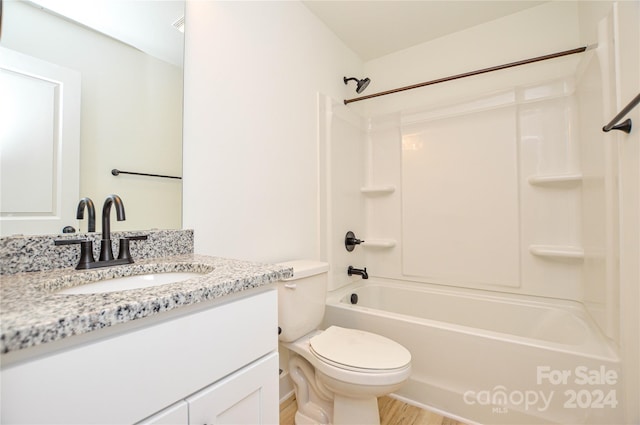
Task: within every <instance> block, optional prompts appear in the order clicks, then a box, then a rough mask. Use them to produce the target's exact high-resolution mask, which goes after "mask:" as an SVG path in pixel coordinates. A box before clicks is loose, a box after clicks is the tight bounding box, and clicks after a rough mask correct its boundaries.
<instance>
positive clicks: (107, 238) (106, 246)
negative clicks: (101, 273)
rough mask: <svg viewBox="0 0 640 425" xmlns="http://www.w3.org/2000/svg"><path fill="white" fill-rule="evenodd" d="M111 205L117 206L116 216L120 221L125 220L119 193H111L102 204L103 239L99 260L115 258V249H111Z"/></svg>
mask: <svg viewBox="0 0 640 425" xmlns="http://www.w3.org/2000/svg"><path fill="white" fill-rule="evenodd" d="M111 205H115V206H116V216H117V218H118V221H124V220H125V219H126V218H125V214H124V204H123V203H122V199H120V197H119V196H118V195H109V196H107V199H105V200H104V205H103V206H102V240H101V241H100V259H99V260H98V261H110V260H113V251H112V250H111V219H110V217H109V216H110V214H111Z"/></svg>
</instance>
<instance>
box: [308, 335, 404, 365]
mask: <svg viewBox="0 0 640 425" xmlns="http://www.w3.org/2000/svg"><path fill="white" fill-rule="evenodd" d="M309 344H310V346H311V350H312V351H313V352H314V353H315V354H317V355H318V356H320V357H322V358H324V359H326V360H329V361H330V362H331V363H337V364H339V365H344V366H348V367H353V368H358V369H373V370H389V369H399V368H403V367H405V366H407V365H408V364H409V362H411V353H409V350H407V349H406V348H404V347H403V346H402V345H400V344H398V343H397V342H395V341H392V340H390V339H389V338H385V337H383V336H381V335H376V334H373V333H370V332H365V331H361V330H357V329H345V328H341V327H338V326H331V327H329V328H328V329H327V330H325V331H324V332H322V333H320V334H318V335H316V336H314V337H312V338H311V339H310V340H309Z"/></svg>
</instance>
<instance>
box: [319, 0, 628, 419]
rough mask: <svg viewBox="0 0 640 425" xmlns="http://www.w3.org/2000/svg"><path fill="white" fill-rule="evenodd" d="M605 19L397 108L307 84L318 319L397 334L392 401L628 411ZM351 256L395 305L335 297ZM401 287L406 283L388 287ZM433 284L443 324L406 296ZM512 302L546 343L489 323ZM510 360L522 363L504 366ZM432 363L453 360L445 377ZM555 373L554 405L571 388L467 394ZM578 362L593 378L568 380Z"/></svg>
mask: <svg viewBox="0 0 640 425" xmlns="http://www.w3.org/2000/svg"><path fill="white" fill-rule="evenodd" d="M554 7H556V6H554ZM612 25H613V24H612V19H611V17H609V18H607V19H605V20H604V21H603V23H601V25H600V34H599V40H600V41H599V43H598V45H597V47H595V46H591V47H590V48H589V49H588V50H587V52H585V53H582V54H580V55H575V57H571V58H562V59H554V60H553V61H549V62H548V63H545V64H535V65H527V66H526V67H523V69H518V70H509V71H500V72H499V73H496V75H492V76H481V77H474V78H476V80H474V82H460V83H458V82H454V83H447V87H446V88H443V87H434V88H425V89H421V90H422V92H421V93H417V92H418V90H416V93H412V94H410V95H406V97H405V100H406V104H405V105H406V107H403V106H402V102H401V101H400V100H397V99H393V100H389V101H388V102H383V103H384V106H378V105H376V106H372V107H365V106H363V107H361V108H360V107H357V108H356V107H352V106H351V105H350V106H346V107H345V106H344V105H343V103H342V102H341V101H337V100H332V99H329V98H327V97H325V96H320V97H319V124H320V126H319V136H320V137H319V139H320V161H321V170H325V172H324V173H323V174H322V175H321V179H320V201H321V226H322V227H323V229H326V234H327V235H328V236H327V237H326V239H325V240H324V241H322V242H323V247H322V248H323V250H324V252H326V256H327V258H328V259H329V262H330V263H331V264H332V270H331V272H330V273H331V280H330V289H331V290H332V291H333V293H332V294H331V295H330V298H329V308H328V312H327V315H326V319H325V324H326V325H327V326H328V325H330V324H337V325H343V326H349V327H356V328H357V327H361V328H363V329H366V330H370V331H374V332H377V333H381V334H383V335H386V336H388V337H391V338H396V339H397V340H398V341H399V342H401V343H402V344H407V346H409V347H411V351H412V354H413V356H414V357H416V361H415V365H416V366H415V368H414V373H413V376H412V380H411V383H410V384H409V385H407V386H406V388H404V389H401V390H400V392H399V396H401V397H402V398H404V399H405V400H408V401H410V402H413V403H415V404H418V405H423V406H426V407H429V408H432V409H435V410H440V411H441V412H443V413H446V414H447V415H449V416H453V417H456V416H457V417H458V418H461V419H463V420H467V421H471V422H480V423H513V421H517V422H518V423H521V422H522V423H549V422H557V423H566V422H567V421H570V422H572V423H573V422H576V423H624V422H625V421H626V419H625V411H630V410H631V409H630V408H629V406H628V404H629V401H628V400H631V399H632V398H633V395H632V394H628V393H626V392H625V391H627V390H625V389H624V388H629V386H628V383H627V382H626V381H625V373H624V367H623V361H622V356H621V351H620V348H619V347H620V346H619V344H620V334H621V327H620V323H621V319H620V317H621V311H620V301H619V300H620V279H619V273H618V267H619V263H618V255H619V252H618V249H619V248H618V246H619V238H620V230H619V226H620V222H619V219H618V217H619V215H620V211H621V207H620V205H622V204H621V202H622V201H621V199H620V198H619V196H620V195H619V191H618V178H619V176H618V170H619V165H618V143H617V142H618V141H617V140H616V139H615V138H614V137H610V136H607V135H606V134H605V133H602V131H601V127H602V125H603V124H604V123H606V122H607V121H608V120H609V119H610V117H612V116H613V115H615V113H616V112H617V111H616V106H615V103H616V102H615V101H614V98H615V96H614V95H613V93H615V90H614V85H615V84H614V83H613V76H612V75H613V74H612V73H613V71H612V69H614V65H613V64H614V62H615V61H614V51H613V49H612V46H611V45H610V43H608V42H607V40H608V39H610V38H611V37H612V35H611V34H612V31H613V30H612ZM372 81H373V82H375V78H372ZM483 88H484V89H485V90H484V91H483ZM447 90H450V92H451V93H452V94H449V95H447ZM421 96H422V98H423V99H424V101H423V103H422V104H421V103H420V97H421ZM348 230H351V231H353V232H354V233H355V234H356V235H358V237H359V238H361V239H363V240H364V241H365V242H364V243H363V244H361V245H359V246H358V247H356V249H355V250H354V251H353V252H346V250H345V249H344V240H343V235H344V234H345V232H346V231H348ZM349 265H351V266H354V267H363V266H366V267H367V270H368V272H369V275H370V276H371V280H369V281H363V283H364V286H367V285H369V284H371V285H378V284H380V282H382V283H383V284H384V287H385V288H386V289H385V291H391V292H385V293H387V294H394V295H393V296H392V295H388V296H386V295H385V296H381V295H380V293H382V292H380V293H378V295H375V294H374V295H371V294H369V295H363V296H364V298H365V300H366V302H371V298H374V299H375V298H376V297H379V298H384V299H385V300H386V299H388V298H393V299H402V300H403V301H402V302H397V303H393V302H392V301H390V303H391V304H392V305H393V306H392V307H391V308H392V309H393V311H392V312H389V311H388V310H389V308H390V307H388V305H387V306H386V307H380V306H376V305H375V303H376V302H378V301H380V300H378V299H375V302H374V305H370V304H367V303H366V302H365V304H364V307H360V306H358V305H356V306H353V307H351V306H349V303H348V301H347V302H346V303H345V301H344V300H349V299H350V294H351V292H350V291H351V286H350V285H353V284H354V283H355V282H357V281H358V280H359V278H358V277H349V276H347V273H346V270H347V267H348V266H349ZM404 285H410V286H411V288H412V290H416V292H415V293H414V295H410V296H404V298H401V297H396V295H397V294H395V293H394V292H393V291H394V290H396V291H399V292H402V291H404V290H405V289H406V288H405V287H404ZM443 290H446V291H448V292H447V296H446V308H447V309H448V311H447V315H448V317H449V320H448V321H443V320H439V319H438V318H437V317H435V316H433V315H432V314H431V313H433V308H434V307H435V306H434V305H431V303H429V302H427V301H420V300H421V299H422V300H424V299H425V298H423V297H424V296H425V294H427V295H426V297H427V298H426V299H429V297H430V296H431V297H433V296H434V295H433V294H437V293H438V291H443ZM345 291H346V292H345ZM347 292H349V293H347ZM356 292H357V291H356ZM417 294H422V295H421V296H418V295H417ZM429 294H431V295H429ZM483 296H489V297H490V298H491V300H492V302H493V305H494V307H490V303H487V302H482V299H483V298H482V297H483ZM440 298H442V297H441V296H440V297H439V298H438V299H440ZM380 302H381V303H382V301H380ZM443 302H444V301H443ZM382 304H384V303H382ZM481 304H482V305H484V306H485V307H487V308H482V309H479V308H476V306H479V305H481ZM532 305H536V306H537V307H539V308H532V307H531V306H532ZM469 306H472V307H469ZM500 306H508V308H499V307H500ZM519 306H520V307H519ZM576 308H577V310H576ZM416 312H420V314H416ZM549 312H551V313H553V314H551V313H549ZM576 312H578V313H576ZM522 314H526V315H527V317H529V320H530V321H531V323H535V322H540V323H547V322H548V320H549V318H550V317H551V316H553V321H552V322H553V325H552V326H553V328H554V329H553V330H554V332H555V337H554V338H556V340H555V342H552V343H550V345H549V344H547V343H541V341H542V340H541V339H540V338H537V337H536V336H535V335H534V336H532V335H531V334H530V333H529V332H528V331H526V329H522V330H520V331H521V332H520V331H518V330H517V329H516V330H513V331H512V332H501V331H500V329H503V328H504V327H505V326H507V325H512V326H511V327H516V328H517V327H518V323H521V322H522V317H521V315H522ZM536 314H539V317H537V318H536V316H535V315H536ZM576 314H577V316H576ZM475 315H479V316H477V321H478V322H480V321H482V322H489V323H492V327H491V328H490V329H489V332H487V329H486V327H474V321H476V319H474V317H476V316H475ZM572 317H573V318H575V317H580V320H581V321H582V322H583V323H585V324H587V325H588V326H587V325H585V329H586V328H588V330H589V332H587V334H588V340H589V349H588V350H581V349H580V348H576V347H577V345H576V344H575V342H576V341H575V338H576V335H574V333H573V331H572V327H571V326H569V325H567V326H564V324H566V323H567V322H566V321H567V320H568V321H569V322H568V323H573V322H572V321H571V320H570V319H571V318H572ZM461 323H463V324H464V325H462V326H461V325H460V324H461ZM522 323H523V322H522ZM545 344H547V345H545ZM578 345H579V344H578ZM542 346H544V348H542V351H541V347H542ZM449 350H451V351H449ZM594 350H595V351H594ZM511 352H512V353H513V354H514V355H515V356H516V357H517V358H514V359H512V360H511V357H510V355H509V354H508V353H511ZM594 352H599V353H606V354H599V355H594V354H593V353H594ZM438 353H443V355H442V356H439V355H438ZM445 353H446V354H445ZM505 354H506V355H505ZM474 359H475V360H474ZM480 360H481V361H480ZM443 361H444V362H445V363H446V364H445V363H442V362H443ZM479 361H480V362H479ZM483 364H484V365H483ZM470 365H475V366H474V367H472V368H471V369H468V368H469V367H470ZM518 365H521V366H522V367H523V368H524V369H522V370H520V374H515V375H510V374H509V373H506V374H505V371H508V370H515V369H518ZM523 365H524V366H523ZM445 366H446V367H445ZM443 367H444V369H442V368H443ZM474 368H475V369H474ZM514 368H515V369H514ZM545 368H546V369H545ZM577 368H580V369H579V370H578V369H577ZM467 369H468V370H467ZM583 369H584V370H583ZM439 370H447V371H449V372H450V373H451V374H453V373H454V371H456V370H458V371H463V370H464V371H466V372H464V373H461V374H457V375H456V376H455V377H453V376H452V377H451V378H452V379H451V380H450V381H448V383H447V379H446V378H447V376H446V374H445V375H444V376H443V375H442V373H440V372H439ZM473 370H477V373H475V372H473ZM565 370H569V371H570V373H571V374H572V378H571V380H569V379H568V376H566V377H567V379H566V380H565V381H566V382H565V381H563V385H565V387H563V388H562V389H563V391H568V392H569V393H565V394H564V395H562V397H563V399H562V400H564V401H566V402H568V403H569V404H571V401H570V400H569V401H567V400H566V399H565V398H566V397H568V395H567V394H569V395H570V393H571V392H573V393H575V394H576V397H577V396H580V397H582V398H581V399H579V400H577V401H576V403H577V402H578V401H579V403H580V406H577V407H576V409H573V410H572V409H570V407H571V406H570V405H569V406H568V405H567V404H566V403H560V405H556V408H555V409H554V410H546V411H540V410H538V411H533V412H532V411H530V410H529V411H527V410H526V409H524V408H523V405H518V403H511V404H509V403H506V404H504V403H500V402H498V403H486V404H484V405H480V404H481V403H471V402H470V400H469V399H468V397H467V398H465V394H467V393H468V392H469V391H476V390H479V389H483V388H484V387H483V384H486V383H487V382H491V383H492V385H493V386H492V387H491V388H489V390H492V391H493V390H495V391H498V392H500V391H501V390H502V389H504V388H507V387H509V390H514V389H516V388H515V386H516V384H517V382H518V380H517V379H516V380H515V381H513V380H512V379H511V378H514V379H515V378H517V377H518V376H522V377H524V378H523V380H522V381H521V383H522V385H524V386H526V388H517V390H519V391H522V393H523V394H524V392H525V391H535V390H536V389H540V388H539V387H537V385H538V381H537V379H538V378H539V379H541V380H543V381H544V380H545V379H547V378H548V376H549V375H548V374H554V376H555V374H561V373H564V372H563V371H565ZM483 371H484V372H486V373H489V375H491V376H493V378H494V379H489V380H488V376H485V375H483ZM584 371H586V373H587V374H589V373H591V374H593V375H595V374H599V376H600V377H601V378H602V379H604V381H603V380H602V379H601V380H600V381H598V382H595V380H596V378H595V377H593V379H594V381H593V382H592V383H585V382H587V381H583V380H576V379H578V376H577V375H576V373H578V372H580V373H582V372H584ZM538 373H542V374H543V375H544V374H545V373H546V374H547V375H545V377H542V375H540V376H539V375H537V374H538ZM523 374H524V375H523ZM607 374H608V375H609V378H610V379H608V380H607V378H606V375H607ZM565 375H566V374H565ZM613 375H615V377H614V376H613ZM501 377H502V380H500V378H501ZM532 377H533V378H532ZM525 378H526V379H525ZM532 379H533V380H532ZM545 382H546V381H545ZM554 382H555V381H554ZM558 382H559V381H558ZM547 383H548V382H547ZM558 388H559V387H558ZM631 388H632V386H631ZM499 390H500V391H499ZM605 390H606V391H605ZM495 391H494V392H495ZM585 391H586V392H585ZM594 391H596V392H597V394H596V393H594ZM600 392H602V394H603V397H604V396H607V395H608V397H609V398H608V401H607V404H606V405H605V406H604V407H603V409H599V408H598V407H599V406H596V405H595V404H593V403H595V402H596V399H597V397H598V396H599V394H600ZM587 393H588V394H587ZM587 397H588V398H589V400H587ZM497 400H498V401H500V400H502V399H500V397H498V398H497ZM562 400H561V401H562ZM603 400H604V398H603ZM471 401H473V400H471ZM476 401H477V400H476ZM516 401H517V400H516ZM555 402H558V400H555ZM501 409H503V410H501ZM523 409H524V410H523Z"/></svg>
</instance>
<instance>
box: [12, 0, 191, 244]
mask: <svg viewBox="0 0 640 425" xmlns="http://www.w3.org/2000/svg"><path fill="white" fill-rule="evenodd" d="M60 6H62V7H63V9H60V8H59V7H60ZM64 6H70V8H68V9H69V10H68V11H67V10H64ZM80 6H83V7H84V9H86V8H87V7H88V8H89V9H90V11H92V12H94V13H97V18H96V17H95V14H94V15H93V17H91V15H89V16H88V17H83V16H81V15H79V14H78V13H79V12H82V10H83V9H82V8H80ZM54 8H55V9H56V10H55V11H52V10H50V9H54ZM183 16H184V2H182V1H160V2H158V1H145V0H122V1H117V2H113V1H104V0H96V1H91V2H86V1H74V0H56V1H51V0H34V1H33V2H26V1H10V2H3V9H2V33H1V36H0V47H2V48H5V49H10V50H12V51H13V52H14V53H15V54H16V55H17V56H18V57H19V58H22V59H24V58H29V60H33V61H35V62H36V63H44V64H48V65H50V66H53V67H54V68H56V67H57V68H60V69H66V70H69V71H70V72H72V73H76V74H77V75H79V79H80V87H81V90H80V95H79V102H80V105H81V106H80V110H79V118H80V119H79V128H78V129H77V134H78V135H79V141H80V143H79V156H78V158H79V161H76V165H75V166H76V167H79V168H78V169H79V182H78V183H75V185H76V187H75V188H74V187H71V188H67V187H62V185H61V184H59V183H60V181H61V177H60V176H61V174H62V173H63V171H64V170H63V169H64V168H65V167H67V165H66V164H65V165H64V166H63V165H61V164H62V162H61V161H62V158H61V157H62V155H60V154H59V152H61V151H60V149H61V148H62V146H61V144H62V142H63V140H64V139H61V138H60V137H59V134H60V133H64V132H65V131H69V124H67V123H66V122H65V121H63V120H62V118H61V117H62V115H63V114H62V113H61V112H59V111H58V110H57V109H56V107H57V106H59V104H60V103H61V102H62V99H63V98H62V93H64V91H65V85H64V84H61V83H60V84H58V83H56V84H58V85H57V86H56V85H55V84H53V87H52V88H50V89H48V90H49V92H50V96H48V97H46V99H47V100H46V102H48V103H49V104H55V105H54V106H55V107H53V108H49V109H47V108H44V110H45V111H46V110H49V111H52V112H49V114H50V115H53V117H49V118H48V121H49V122H50V124H48V126H44V127H45V130H46V131H45V133H47V132H48V133H47V134H49V135H50V139H51V141H50V142H49V146H48V147H47V148H45V149H41V148H37V149H36V148H32V149H30V150H29V152H28V154H27V155H26V157H12V158H11V159H10V160H9V159H6V155H5V151H7V149H5V146H8V145H9V142H11V143H14V144H15V143H18V144H20V143H23V142H24V141H25V140H26V139H30V138H33V135H32V134H33V131H31V132H30V133H27V134H31V135H29V136H24V134H25V132H26V131H27V130H29V127H32V126H35V125H36V124H35V123H33V121H36V120H35V119H34V118H31V119H30V120H29V121H28V122H21V121H20V120H19V119H16V120H15V122H16V123H19V125H17V127H19V128H17V129H16V132H13V133H11V134H7V132H6V131H3V132H1V133H0V138H1V139H2V140H0V142H1V143H2V152H3V153H2V161H3V165H4V161H5V160H7V161H11V163H12V164H13V167H12V168H13V169H17V170H20V169H21V168H23V169H27V168H28V165H29V164H33V163H36V162H37V160H40V161H43V162H45V163H46V162H49V163H51V162H53V165H52V166H51V167H50V168H51V171H49V176H50V179H49V183H43V185H45V186H47V188H48V189H49V195H48V196H49V199H47V200H46V201H43V202H40V203H39V204H38V205H40V206H39V208H40V209H39V210H38V211H35V212H33V211H21V210H20V207H15V205H16V202H15V201H16V199H10V198H9V197H7V198H4V196H5V195H4V192H5V191H3V195H2V196H3V199H2V202H1V203H0V208H1V209H2V215H1V217H0V232H1V234H2V236H6V235H10V234H15V233H22V234H40V233H60V232H62V228H63V227H64V226H67V225H71V226H73V227H74V228H75V229H76V231H82V232H85V231H87V222H86V220H77V219H76V218H75V212H76V208H77V203H78V201H79V200H80V198H83V197H89V198H91V199H92V200H93V202H94V203H95V205H96V209H97V215H99V214H100V212H101V207H102V203H103V201H104V199H105V198H106V197H107V196H108V195H109V194H112V193H115V194H118V195H119V196H120V197H121V198H122V200H123V202H124V205H125V208H126V217H127V219H126V221H123V222H117V224H116V225H115V226H114V228H113V230H116V231H117V230H144V229H149V228H160V229H177V228H180V227H181V203H182V201H181V200H182V184H181V180H178V179H165V178H159V177H148V176H139V175H128V174H120V175H119V176H114V175H112V174H111V170H112V169H114V168H117V169H120V170H126V171H133V172H139V173H150V174H160V175H169V176H181V175H182V93H183V91H182V88H183V83H182V75H183V73H182V57H183V54H182V46H183V39H184V34H183V33H182V32H181V31H179V30H178V29H177V28H176V27H175V26H174V25H173V24H174V22H176V21H179V20H180V18H183ZM156 17H157V18H158V19H157V20H160V21H161V24H160V27H161V28H160V29H157V28H155V27H149V26H147V25H148V24H150V23H153V22H155V21H157V20H156ZM80 22H82V23H80ZM112 24H117V25H116V26H114V25H112ZM176 26H177V24H176ZM132 29H133V30H134V31H131V30H132ZM107 34H108V35H107ZM132 37H133V38H132ZM154 42H155V43H154ZM154 44H157V45H159V46H160V47H161V49H160V50H156V47H155V46H154ZM134 46H135V47H134ZM172 46H173V47H174V48H173V49H171V47H172ZM175 46H177V49H176V48H175ZM166 48H169V49H168V50H167V49H166ZM2 56H3V58H4V56H5V55H2ZM3 60H4V59H0V68H1V69H0V72H1V73H2V77H3V80H1V81H0V82H2V81H4V82H5V83H3V84H6V82H7V81H9V84H11V85H12V86H13V87H15V86H16V84H13V83H12V81H16V78H15V77H16V69H15V68H14V67H13V66H14V65H12V66H11V67H9V66H7V65H6V64H4V63H2V61H3ZM7 75H9V76H10V77H11V78H10V79H8V78H4V77H6V76H7ZM29 75H30V76H34V77H38V78H40V79H41V80H44V81H49V82H53V81H57V80H55V79H51V78H48V77H44V79H43V78H41V77H42V75H34V74H33V73H31V74H29ZM20 78H22V79H24V78H25V77H24V76H23V75H21V76H20ZM16 97H17V98H20V96H19V95H17V96H16ZM29 102H33V101H29ZM5 103H6V101H5ZM32 105H33V103H27V104H26V105H24V106H25V108H24V109H25V110H29V109H30V107H31V106H32ZM37 121H39V120H37ZM71 133H73V129H71ZM20 135H22V136H20ZM45 155H49V156H50V158H49V157H45ZM42 158H44V160H43V159H42ZM65 158H67V159H73V154H70V155H65ZM3 168H5V167H3ZM3 177H4V176H3ZM7 180H8V181H7V182H3V185H4V184H5V183H7V184H9V185H11V186H12V188H13V189H14V190H12V191H7V193H11V195H10V196H11V198H20V199H27V198H30V197H31V196H32V190H26V185H24V188H23V187H22V186H21V183H20V181H15V179H7ZM56 185H57V186H60V187H56ZM49 186H51V187H53V189H50V188H49ZM72 186H73V184H72ZM58 189H60V190H59V191H57V190H58ZM67 190H70V191H71V193H76V195H74V198H75V200H74V201H73V202H71V204H70V202H69V201H65V202H62V201H61V199H62V198H61V193H62V192H64V191H67ZM20 199H18V200H20ZM18 204H20V203H18ZM5 205H8V206H11V209H8V210H5ZM42 205H44V207H43V206H42ZM26 209H28V208H26ZM69 214H70V215H71V218H69V219H65V220H64V223H57V224H55V225H54V227H52V228H49V229H47V230H43V229H42V227H41V226H38V225H34V223H37V222H42V221H43V219H44V218H47V217H52V216H55V217H57V216H63V215H69ZM9 223H12V224H11V225H9ZM16 223H17V224H16ZM97 224H98V226H97V227H98V228H97V229H96V230H97V231H98V232H99V231H100V230H101V229H100V220H98V223H97ZM114 224H115V223H114Z"/></svg>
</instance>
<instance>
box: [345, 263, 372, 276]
mask: <svg viewBox="0 0 640 425" xmlns="http://www.w3.org/2000/svg"><path fill="white" fill-rule="evenodd" d="M347 274H348V275H349V276H351V275H354V274H357V275H360V276H362V278H363V279H369V274H368V273H367V268H366V267H365V268H364V269H356V268H355V267H353V266H349V268H348V269H347Z"/></svg>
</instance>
